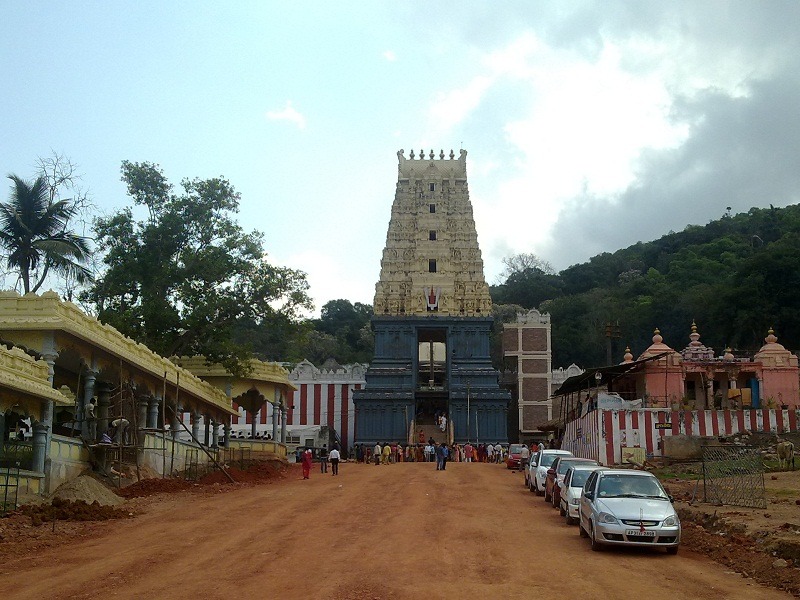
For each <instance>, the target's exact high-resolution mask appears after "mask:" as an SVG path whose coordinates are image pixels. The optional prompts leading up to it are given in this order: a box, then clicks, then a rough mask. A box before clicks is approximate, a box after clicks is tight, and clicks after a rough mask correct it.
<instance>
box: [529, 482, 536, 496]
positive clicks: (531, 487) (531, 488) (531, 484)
mask: <svg viewBox="0 0 800 600" xmlns="http://www.w3.org/2000/svg"><path fill="white" fill-rule="evenodd" d="M528 491H529V492H530V493H534V492H535V491H536V488H535V487H534V485H533V482H531V481H529V482H528Z"/></svg>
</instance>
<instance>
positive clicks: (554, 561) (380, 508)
mask: <svg viewBox="0 0 800 600" xmlns="http://www.w3.org/2000/svg"><path fill="white" fill-rule="evenodd" d="M233 474H234V477H235V478H236V477H237V476H238V478H239V479H240V480H248V481H247V482H246V483H237V484H235V485H231V484H228V483H223V481H227V480H226V479H225V478H224V476H222V475H221V474H219V473H218V474H216V475H214V474H212V475H210V476H208V480H209V481H207V482H205V483H202V484H191V483H189V484H187V483H185V482H175V481H171V480H152V481H143V482H140V483H138V484H134V485H133V486H130V487H129V488H127V489H126V490H125V491H124V493H125V494H126V495H127V496H128V498H129V499H127V500H126V501H125V502H124V503H123V504H121V505H120V506H119V507H117V508H118V509H122V510H123V514H124V516H128V517H131V516H132V517H133V518H124V519H117V520H110V521H101V522H94V523H85V522H74V521H69V520H67V521H64V520H60V521H55V522H46V523H45V524H44V525H41V526H38V527H36V526H33V525H32V524H31V516H30V515H24V514H17V515H14V516H13V517H11V518H7V519H3V520H0V590H2V592H1V593H0V596H2V598H4V599H5V598H31V599H33V598H36V599H37V600H38V599H40V598H65V599H66V598H70V599H89V598H108V597H109V596H111V597H116V598H143V597H148V598H164V597H170V598H193V599H194V598H230V597H238V598H286V599H292V598H308V597H326V598H334V599H339V600H351V599H352V600H355V599H359V600H361V599H396V600H400V599H405V598H422V597H424V598H426V600H427V599H438V598H442V599H443V598H464V597H470V598H522V597H531V596H534V595H547V596H566V597H583V598H594V597H606V598H637V597H646V598H649V599H659V598H663V599H669V600H675V599H676V598H699V599H712V598H713V599H717V598H719V599H723V598H724V599H728V598H732V599H736V598H742V599H744V598H747V599H758V598H764V599H770V598H786V597H790V594H789V593H787V591H788V592H790V593H794V594H797V593H799V592H800V570H798V569H797V568H795V567H794V563H793V562H792V561H791V560H789V561H788V564H787V565H786V566H785V567H782V568H776V567H773V565H772V563H773V562H774V560H775V557H774V556H772V553H771V552H765V551H764V548H763V547H761V545H760V544H759V543H758V542H757V541H754V538H753V536H751V535H749V534H748V532H747V531H742V530H738V529H735V528H734V530H732V531H731V532H730V533H726V531H725V530H724V528H722V530H720V528H719V527H718V526H714V525H713V524H710V523H709V522H708V520H707V519H706V520H705V521H704V520H703V518H698V522H700V523H703V524H704V525H705V526H707V527H708V528H706V527H704V526H701V525H696V524H694V523H693V522H691V520H690V518H689V517H684V528H685V539H684V544H683V546H682V547H681V550H680V553H679V554H678V556H667V555H665V554H663V553H661V552H655V551H638V550H619V549H613V550H607V551H605V552H600V553H594V552H591V551H590V550H589V545H588V543H587V542H586V540H584V539H581V538H579V537H578V531H577V528H576V527H569V526H567V525H565V524H564V520H563V519H562V518H560V517H559V516H558V513H557V511H555V510H553V509H552V508H550V507H549V505H547V504H545V503H544V502H542V500H541V498H540V497H537V496H534V495H533V494H530V493H529V492H528V491H527V489H526V488H525V487H524V486H523V485H522V478H521V477H522V476H521V475H520V474H519V473H513V472H510V471H508V470H506V469H505V468H504V467H503V466H501V465H490V464H474V463H473V464H464V463H455V464H449V465H448V468H447V470H446V471H444V472H437V471H436V470H435V469H434V467H433V465H431V464H419V463H401V464H396V465H388V466H378V467H375V466H371V465H359V464H351V463H344V464H343V465H342V466H341V474H340V475H339V476H338V477H333V476H331V475H330V474H328V475H325V476H323V475H320V474H319V473H318V472H314V473H313V474H312V477H311V479H310V480H308V481H305V480H303V479H302V478H301V476H300V473H299V471H298V470H297V467H296V466H295V465H292V466H290V467H288V468H286V469H285V470H282V469H276V468H275V467H274V465H264V466H261V467H260V472H255V471H253V472H242V471H239V470H236V471H234V472H233ZM780 477H783V474H781V475H780ZM788 478H789V475H787V476H786V479H788ZM668 485H669V484H668ZM675 485H676V486H677V484H675ZM166 488H169V489H170V490H173V489H177V491H172V493H157V492H162V490H165V489H166ZM780 489H784V488H780ZM787 489H788V488H787ZM148 494H155V495H148ZM684 508H685V506H684ZM689 510H699V509H689ZM711 512H712V513H713V507H712V509H711ZM728 512H741V511H738V510H736V511H728ZM761 512H762V513H763V512H765V511H761ZM798 513H800V509H798V510H797V511H796V512H795V517H796V515H797V514H798ZM762 518H763V516H762ZM781 518H782V517H781ZM795 520H797V519H796V518H795ZM787 522H788V521H787ZM53 525H54V526H55V531H53ZM721 534H722V535H721ZM712 558H717V559H718V560H719V561H721V562H715V561H714V560H712ZM743 572H744V573H746V575H743V574H742V573H743ZM756 579H758V580H759V581H763V582H764V583H765V584H767V585H768V586H770V587H766V586H764V585H762V584H760V583H758V582H757V581H756ZM776 587H780V588H783V589H784V590H787V591H779V590H778V589H775V588H776Z"/></svg>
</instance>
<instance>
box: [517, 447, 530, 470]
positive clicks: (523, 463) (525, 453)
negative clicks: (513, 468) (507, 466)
mask: <svg viewBox="0 0 800 600" xmlns="http://www.w3.org/2000/svg"><path fill="white" fill-rule="evenodd" d="M530 457H531V451H530V450H529V449H528V446H526V445H525V444H523V445H522V450H520V451H519V470H520V471H524V470H525V469H526V468H527V467H528V460H529V459H530Z"/></svg>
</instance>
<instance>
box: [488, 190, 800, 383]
mask: <svg viewBox="0 0 800 600" xmlns="http://www.w3.org/2000/svg"><path fill="white" fill-rule="evenodd" d="M523 262H524V261H523ZM533 262H534V263H535V262H536V261H533ZM542 264H543V265H544V266H536V265H534V266H527V267H520V268H517V269H515V270H513V272H510V273H508V276H507V277H506V279H505V281H504V283H502V284H500V285H497V286H493V287H492V288H491V293H492V299H493V302H494V303H495V304H496V305H497V306H496V312H498V313H499V314H498V317H499V318H500V319H501V320H507V319H509V318H513V312H514V311H509V310H508V309H507V308H506V309H503V307H504V306H506V305H518V306H521V307H523V308H525V309H530V308H536V309H538V310H540V311H541V312H547V313H549V314H550V316H551V319H552V346H553V366H554V367H559V366H563V367H567V366H569V365H570V364H571V363H576V364H578V365H579V366H581V367H595V366H602V365H605V364H607V349H608V343H609V341H610V342H611V350H612V351H611V362H612V363H616V362H621V361H622V359H623V354H624V352H625V348H626V346H629V347H630V348H631V351H632V352H633V354H634V357H636V356H638V355H639V354H640V353H641V352H642V351H643V350H645V349H646V348H647V347H648V346H649V345H650V343H651V338H652V336H653V331H654V330H655V329H656V328H658V329H659V330H660V332H661V334H662V335H663V337H664V343H666V344H667V345H669V346H670V347H672V348H675V349H676V350H680V349H682V348H683V347H685V346H686V345H687V344H688V343H689V334H690V333H691V326H692V323H693V322H695V323H696V324H697V328H698V331H699V333H700V334H701V338H700V339H701V342H703V343H704V344H705V345H706V346H710V347H713V348H714V350H715V352H716V354H717V355H722V354H723V353H724V350H725V348H728V347H729V348H731V349H732V351H733V353H734V354H735V355H737V356H751V355H752V354H753V353H754V352H756V351H757V350H758V349H759V348H760V347H761V346H762V345H763V343H764V341H763V340H764V337H765V336H766V335H767V332H768V330H769V329H770V328H774V330H775V333H776V335H777V336H778V338H779V342H780V343H782V344H783V345H784V346H786V347H787V348H788V349H790V350H793V351H794V350H797V349H798V342H800V310H798V309H800V295H798V291H800V285H799V284H800V206H797V205H793V206H789V207H786V208H775V207H773V206H770V207H769V208H766V209H759V208H752V209H750V211H749V212H747V213H741V214H737V215H730V214H725V215H724V216H723V217H722V218H720V219H718V220H715V221H712V222H710V223H708V224H707V225H705V226H698V225H690V226H688V227H686V228H685V229H684V230H683V231H681V232H677V233H676V232H670V233H668V234H667V235H664V236H663V237H661V238H660V239H658V240H655V241H652V242H639V243H637V244H634V245H633V246H630V247H628V248H625V249H622V250H618V251H616V252H613V253H603V254H600V255H598V256H595V257H593V258H591V259H590V260H589V261H588V262H586V263H582V264H577V265H573V266H571V267H569V268H567V269H564V270H563V271H561V272H560V273H555V272H553V271H552V269H549V268H547V265H546V263H541V262H539V265H542ZM607 334H611V337H609V336H607Z"/></svg>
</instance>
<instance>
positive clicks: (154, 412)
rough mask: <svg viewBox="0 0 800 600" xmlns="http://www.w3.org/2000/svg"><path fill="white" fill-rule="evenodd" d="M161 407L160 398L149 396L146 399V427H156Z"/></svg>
mask: <svg viewBox="0 0 800 600" xmlns="http://www.w3.org/2000/svg"><path fill="white" fill-rule="evenodd" d="M160 408H161V398H159V397H158V396H150V398H149V399H148V401H147V428H148V429H158V411H159V410H160Z"/></svg>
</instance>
